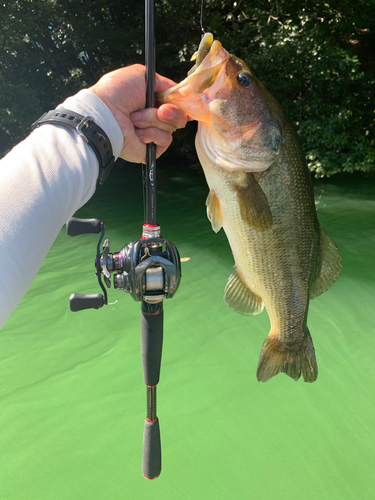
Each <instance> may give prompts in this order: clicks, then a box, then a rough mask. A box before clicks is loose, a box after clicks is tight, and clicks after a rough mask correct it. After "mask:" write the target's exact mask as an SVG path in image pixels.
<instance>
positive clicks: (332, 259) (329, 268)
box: [310, 228, 341, 299]
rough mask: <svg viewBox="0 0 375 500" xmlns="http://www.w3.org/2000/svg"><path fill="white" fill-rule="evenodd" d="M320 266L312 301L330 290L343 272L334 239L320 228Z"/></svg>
mask: <svg viewBox="0 0 375 500" xmlns="http://www.w3.org/2000/svg"><path fill="white" fill-rule="evenodd" d="M319 262H320V265H319V269H318V273H317V276H316V278H315V281H314V283H313V285H312V287H311V290H310V299H315V297H318V295H320V294H321V293H324V292H325V291H326V290H328V288H330V287H331V286H332V285H333V284H334V282H335V281H336V280H337V278H338V277H339V276H340V272H341V256H340V253H339V251H338V248H337V246H336V245H335V243H334V241H333V240H332V238H330V237H329V236H328V234H327V233H326V232H325V231H324V230H323V229H322V228H320V261H319Z"/></svg>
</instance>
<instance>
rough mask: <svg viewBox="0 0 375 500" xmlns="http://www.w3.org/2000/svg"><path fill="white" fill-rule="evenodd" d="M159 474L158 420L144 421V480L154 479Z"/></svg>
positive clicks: (159, 445)
mask: <svg viewBox="0 0 375 500" xmlns="http://www.w3.org/2000/svg"><path fill="white" fill-rule="evenodd" d="M160 472H161V444H160V427H159V420H158V419H156V420H155V421H154V422H150V421H149V420H147V419H146V421H145V428H144V432H143V453H142V473H143V475H144V477H145V478H146V479H156V478H157V477H158V476H159V475H160Z"/></svg>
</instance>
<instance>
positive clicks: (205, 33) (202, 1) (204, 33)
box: [201, 0, 206, 35]
mask: <svg viewBox="0 0 375 500" xmlns="http://www.w3.org/2000/svg"><path fill="white" fill-rule="evenodd" d="M201 30H202V31H203V34H204V35H205V34H206V32H205V31H204V28H203V0H202V1H201Z"/></svg>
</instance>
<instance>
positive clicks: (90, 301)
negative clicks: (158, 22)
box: [66, 0, 181, 479]
mask: <svg viewBox="0 0 375 500" xmlns="http://www.w3.org/2000/svg"><path fill="white" fill-rule="evenodd" d="M145 57H146V61H145V62H146V108H150V107H154V106H155V97H154V83H155V31H154V0H145ZM146 148H147V154H146V164H145V165H143V167H142V173H143V176H142V177H143V187H144V205H145V221H144V224H143V227H142V237H141V238H140V239H139V240H138V241H131V242H130V243H128V244H126V245H124V247H123V248H122V249H121V250H120V251H119V252H115V253H110V245H109V239H105V240H104V243H103V247H102V248H103V251H102V252H101V250H100V248H101V244H102V242H103V239H104V233H105V225H104V222H102V221H100V220H99V219H77V218H72V219H70V220H69V221H68V222H67V224H66V230H67V233H68V235H70V236H77V235H80V234H98V233H101V235H100V238H99V242H98V244H97V249H96V259H95V268H96V275H97V278H98V283H99V286H100V288H101V289H102V292H103V294H101V293H96V294H90V295H82V294H77V293H73V294H71V296H70V299H69V301H70V309H71V311H73V312H76V311H81V310H83V309H99V308H101V307H102V306H104V305H106V304H107V303H108V298H107V291H106V288H105V286H104V284H105V285H106V287H107V288H110V286H111V281H110V279H111V273H116V274H114V275H113V284H114V288H116V289H119V290H124V291H125V292H127V293H130V295H131V296H132V297H133V299H134V300H136V301H138V302H141V355H142V366H143V379H144V382H145V384H146V387H147V414H146V415H147V416H146V420H145V425H144V432H143V453H142V473H143V475H144V477H145V478H146V479H155V478H157V477H158V476H159V475H160V472H161V443H160V427H159V419H158V417H157V415H156V386H157V384H158V383H159V378H160V366H161V355H162V346H163V320H164V312H163V300H164V299H168V298H172V297H173V296H174V294H175V293H176V291H177V289H178V287H179V284H180V281H181V261H180V256H179V253H178V250H177V248H176V246H175V245H174V244H173V243H172V242H170V241H169V240H166V239H165V238H162V237H161V236H160V226H159V225H158V223H157V219H156V146H155V144H152V143H151V144H147V146H146ZM102 276H103V280H104V284H103V282H102Z"/></svg>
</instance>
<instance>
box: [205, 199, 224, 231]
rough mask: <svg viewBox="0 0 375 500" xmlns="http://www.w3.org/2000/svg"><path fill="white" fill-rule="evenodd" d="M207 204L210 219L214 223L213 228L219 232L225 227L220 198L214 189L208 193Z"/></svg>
mask: <svg viewBox="0 0 375 500" xmlns="http://www.w3.org/2000/svg"><path fill="white" fill-rule="evenodd" d="M206 205H207V217H208V220H209V221H210V222H211V224H212V229H213V230H214V231H215V233H217V232H218V231H220V229H221V228H222V227H223V218H222V215H221V210H220V202H219V198H218V197H217V195H216V193H215V191H213V190H212V189H211V191H210V192H209V193H208V196H207V200H206Z"/></svg>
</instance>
